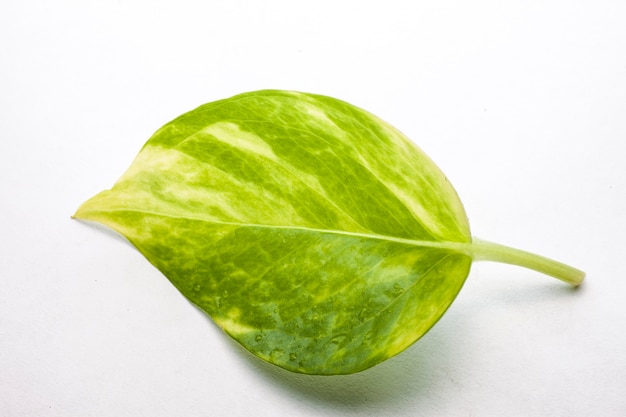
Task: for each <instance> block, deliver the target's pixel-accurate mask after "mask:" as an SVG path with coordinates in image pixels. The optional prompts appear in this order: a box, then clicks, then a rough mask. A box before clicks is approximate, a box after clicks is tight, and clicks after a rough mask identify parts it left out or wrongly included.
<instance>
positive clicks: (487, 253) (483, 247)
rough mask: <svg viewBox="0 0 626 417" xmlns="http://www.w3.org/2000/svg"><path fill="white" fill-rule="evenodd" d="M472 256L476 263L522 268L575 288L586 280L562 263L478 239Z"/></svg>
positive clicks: (581, 272) (579, 273)
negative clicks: (484, 262) (548, 276)
mask: <svg viewBox="0 0 626 417" xmlns="http://www.w3.org/2000/svg"><path fill="white" fill-rule="evenodd" d="M471 255H472V258H473V259H474V260H475V261H493V262H503V263H507V264H512V265H518V266H522V267H525V268H529V269H533V270H535V271H537V272H541V273H543V274H546V275H550V276H552V277H554V278H557V279H560V280H561V281H565V282H567V283H568V284H571V285H574V286H578V285H580V284H582V282H583V280H584V278H585V273H584V272H583V271H581V270H579V269H576V268H573V267H571V266H569V265H565V264H563V263H561V262H557V261H554V260H552V259H548V258H546V257H543V256H540V255H536V254H534V253H530V252H526V251H523V250H519V249H514V248H510V247H508V246H504V245H500V244H499V243H493V242H488V241H486V240H481V239H477V238H473V240H472V244H471Z"/></svg>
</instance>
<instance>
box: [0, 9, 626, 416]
mask: <svg viewBox="0 0 626 417" xmlns="http://www.w3.org/2000/svg"><path fill="white" fill-rule="evenodd" d="M625 22H626V3H624V2H623V1H622V0H615V1H610V0H594V1H577V0H573V1H565V0H563V1H551V0H547V1H546V0H523V1H522V0H520V1H514V0H513V1H496V0H492V1H488V0H476V1H453V0H449V1H445V0H442V1H435V0H429V1H420V0H416V1H405V2H401V1H393V0H386V1H379V2H373V1H365V0H359V1H341V0H334V1H321V0H316V1H307V2H298V1H277V0H266V1H248V2H243V1H239V0H223V1H215V0H213V1H211V0H206V1H185V0H176V1H171V0H168V1H155V0H151V1H134V2H133V1H121V0H120V1H113V0H109V1H101V2H96V1H85V0H81V1H68V0H60V1H35V0H8V1H7V0H5V1H4V2H2V5H1V6H0V198H1V200H0V201H1V203H0V215H1V216H0V415H2V416H139V415H145V416H174V415H180V416H227V415H232V416H248V415H255V416H337V415H342V416H343V415H346V416H384V415H388V416H499V417H506V416H570V417H572V416H604V417H607V416H624V415H626V298H625V297H626V244H625V236H626V167H625V166H624V161H625V160H626V24H625ZM264 88H277V89H295V90H301V91H308V92H315V93H321V94H327V95H331V96H334V97H337V98H341V99H344V100H346V101H349V102H351V103H353V104H355V105H358V106H360V107H363V108H365V109H367V110H370V111H372V112H373V113H375V114H378V115H379V116H381V117H382V118H384V119H386V120H387V121H389V122H390V123H392V124H393V125H395V126H396V127H398V128H399V129H400V130H402V131H403V132H405V133H406V134H407V135H408V136H409V137H411V138H412V139H413V140H414V141H415V142H416V143H417V144H418V145H419V146H420V147H421V148H422V149H423V150H425V151H426V153H428V154H429V155H430V156H431V157H432V158H433V159H434V160H435V161H436V162H437V163H438V165H439V166H440V167H441V168H442V170H443V171H444V172H445V173H446V174H447V175H448V177H449V179H450V181H451V182H452V183H453V184H454V185H455V187H456V189H457V191H458V192H459V194H460V196H461V199H462V200H463V202H464V204H465V206H466V209H467V212H468V216H469V218H470V221H471V224H472V229H473V232H474V233H475V235H476V236H479V237H482V238H485V239H489V240H493V241H498V242H500V243H504V244H509V245H512V246H515V247H519V248H522V249H527V250H532V251H534V252H538V253H541V254H544V255H546V256H550V257H553V258H556V259H558V260H561V261H564V262H567V263H571V264H572V265H574V266H577V267H579V268H581V269H584V270H585V271H586V272H587V273H588V276H587V281H586V282H585V284H584V285H583V286H582V287H580V288H579V289H577V290H574V289H571V288H570V287H568V286H567V285H566V284H563V283H561V282H560V281H557V280H554V279H551V278H548V277H544V276H542V275H540V274H538V273H535V272H532V271H529V270H525V269H521V268H517V267H512V266H507V265H498V264H492V263H478V264H475V266H474V267H473V269H472V272H471V273H470V277H469V278H468V281H467V284H466V286H465V288H464V289H463V290H462V292H461V294H460V295H459V297H458V299H457V300H456V302H455V303H454V304H453V306H452V308H451V309H450V310H449V311H448V313H447V314H446V315H445V317H444V318H443V319H442V320H441V321H440V322H439V323H438V324H437V325H436V326H435V327H434V328H433V329H432V330H431V331H430V332H429V333H428V334H427V335H426V336H425V337H424V338H423V339H421V340H420V341H419V342H417V343H416V344H415V345H413V346H412V347H411V348H410V349H408V350H407V351H405V352H404V353H402V354H401V355H399V356H398V357H396V358H394V359H391V360H389V361H387V362H385V363H383V364H381V365H379V366H376V367H374V368H372V369H370V370H368V371H365V372H362V373H359V374H356V375H351V376H341V377H310V376H302V375H295V374H290V373H288V372H286V371H283V370H281V369H278V368H276V367H274V366H271V365H267V364H265V363H261V362H260V361H258V360H257V359H256V358H253V357H251V356H250V355H249V354H247V353H246V352H244V351H243V349H242V348H240V347H239V346H238V345H237V344H235V343H234V342H232V341H231V340H230V339H228V338H227V337H226V336H225V335H224V334H222V333H221V331H220V330H218V329H217V328H216V326H215V325H213V324H212V322H211V321H210V320H209V319H208V318H207V317H206V316H204V315H203V314H202V313H200V312H199V311H198V310H197V309H196V308H194V307H193V306H192V305H190V304H189V303H188V302H187V301H186V300H185V299H184V298H183V297H182V296H181V295H180V294H179V293H177V291H176V290H175V289H174V288H173V286H172V285H170V284H169V282H168V281H167V279H166V278H165V277H163V276H162V275H161V274H160V273H159V272H158V271H156V270H155V269H154V268H153V267H152V266H151V265H150V264H149V263H148V262H147V261H146V260H145V259H143V258H142V256H141V255H140V254H139V253H138V252H137V251H135V250H134V249H133V248H132V247H131V246H130V245H129V244H127V243H126V242H125V241H124V240H123V239H121V238H119V237H117V236H116V235H114V234H112V233H110V232H107V231H105V230H101V229H99V228H96V227H93V226H89V225H87V224H84V223H80V222H78V221H74V220H71V219H70V215H72V214H73V212H74V211H75V209H76V208H77V207H78V205H79V204H80V203H82V202H83V201H84V200H86V199H87V198H89V197H91V196H92V195H94V194H95V193H97V192H99V191H101V190H103V189H105V188H109V187H110V186H112V184H113V183H114V182H115V180H116V179H117V178H118V177H119V176H120V175H121V174H122V172H123V171H124V170H125V169H126V167H127V166H128V165H129V164H130V162H131V161H132V159H133V158H134V156H135V155H136V153H137V152H138V151H139V149H140V148H141V146H142V145H143V143H144V142H145V141H146V140H147V139H148V138H149V136H150V135H151V134H152V133H153V132H154V131H155V130H156V129H157V128H159V127H160V126H161V125H163V124H164V123H166V122H168V121H169V120H171V119H172V118H174V117H175V116H177V115H179V114H181V113H183V112H186V111H188V110H191V109H192V108H194V107H196V106H197V105H200V104H202V103H205V102H209V101H213V100H217V99H221V98H225V97H229V96H231V95H234V94H237V93H240V92H245V91H250V90H256V89H264Z"/></svg>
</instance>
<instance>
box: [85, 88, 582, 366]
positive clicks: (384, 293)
mask: <svg viewBox="0 0 626 417" xmlns="http://www.w3.org/2000/svg"><path fill="white" fill-rule="evenodd" d="M75 217H76V218H79V219H85V220H91V221H96V222H99V223H102V224H104V225H107V226H109V227H110V228H112V229H114V230H116V231H117V232H119V233H120V234H122V235H123V236H125V237H126V238H127V239H128V240H129V241H130V242H131V243H132V244H133V245H135V246H136V247H137V249H139V251H141V253H143V254H144V256H145V257H146V258H147V259H148V260H149V261H150V262H151V263H152V264H154V265H155V266H156V267H157V268H158V269H159V270H160V271H162V272H163V273H164V274H165V276H167V278H168V279H169V280H170V281H171V282H172V283H173V284H174V285H175V286H176V287H177V288H178V289H179V290H180V292H181V293H182V294H184V295H185V296H186V297H187V298H188V299H189V300H190V301H191V302H192V303H194V304H195V305H197V306H198V307H200V308H201V309H202V310H204V311H205V312H206V313H207V314H208V315H209V316H211V317H212V319H213V320H214V321H215V322H216V323H217V324H218V325H219V326H220V327H221V328H223V329H224V330H225V331H226V332H227V333H228V334H229V335H230V336H232V337H233V338H234V339H235V340H237V341H238V342H239V343H241V344H242V345H243V346H244V347H245V348H246V349H248V350H249V351H250V352H252V353H253V354H255V355H257V356H258V357H260V358H262V359H264V360H266V361H268V362H271V363H274V364H276V365H278V366H281V367H283V368H286V369H288V370H291V371H295V372H302V373H311V374H346V373H352V372H357V371H360V370H363V369H366V368H368V367H371V366H373V365H376V364H377V363H380V362H381V361H384V360H385V359H388V358H390V357H392V356H394V355H396V354H398V353H399V352H401V351H403V350H404V349H406V348H407V347H408V346H410V345H411V344H412V343H414V342H415V341H416V340H417V339H419V338H420V337H421V336H422V335H424V334H425V333H426V332H427V331H428V330H429V329H430V328H431V327H432V326H433V325H434V324H435V322H436V321H437V320H439V318H440V317H441V316H442V315H443V314H444V312H445V311H446V309H447V308H448V307H449V306H450V304H451V303H452V301H453V299H454V298H455V297H456V295H457V293H458V292H459V290H460V289H461V287H462V285H463V283H464V281H465V279H466V277H467V275H468V273H469V269H470V265H471V262H472V260H473V259H490V260H499V261H504V262H510V263H516V264H519V265H523V266H528V267H531V268H535V269H538V270H541V271H543V272H546V273H550V274H552V275H555V276H557V277H558V278H561V279H564V280H566V281H568V282H570V283H573V284H578V283H580V281H582V276H583V275H584V274H582V273H580V271H577V270H573V269H572V268H570V267H567V266H564V265H562V264H559V263H556V262H554V261H550V260H548V259H546V258H541V257H537V256H536V255H532V254H528V253H526V252H521V251H517V250H515V249H510V248H505V247H503V246H500V245H496V244H491V243H488V242H483V241H477V240H473V239H472V237H471V234H470V230H469V225H468V221H467V219H466V216H465V212H464V209H463V206H462V204H461V202H460V200H459V198H458V196H457V194H456V192H455V191H454V189H453V188H452V186H451V185H450V183H449V182H448V181H447V179H446V177H445V176H444V174H443V173H442V172H441V171H440V170H439V169H438V168H437V166H436V165H435V164H434V163H433V162H432V161H431V160H430V159H429V158H428V157H427V156H426V155H425V154H424V153H423V152H422V151H421V150H420V149H418V148H417V147H416V146H415V145H414V144H413V143H412V142H411V141H410V140H408V139H407V138H406V137H405V136H404V135H402V134H401V133H400V132H399V131H397V130H396V129H394V128H393V127H392V126H390V125H388V124H387V123H385V122H384V121H382V120H380V119H379V118H377V117H376V116H374V115H372V114H370V113H368V112H366V111H364V110H361V109H359V108H357V107H355V106H352V105H350V104H348V103H345V102H343V101H340V100H337V99H333V98H329V97H325V96H319V95H313V94H304V93H297V92H286V91H258V92H252V93H246V94H241V95H238V96H235V97H232V98H230V99H226V100H221V101H216V102H213V103H209V104H206V105H203V106H201V107H199V108H197V109H195V110H193V111H191V112H189V113H186V114H184V115H182V116H180V117H179V118H177V119H175V120H173V121H172V122H170V123H168V124H166V125H165V126H163V127H162V128H161V129H160V130H158V131H157V132H156V133H155V134H154V135H153V136H152V138H150V140H149V141H148V142H147V143H146V144H145V145H144V147H143V148H142V150H141V151H140V153H139V154H138V156H137V158H136V159H135V161H134V162H133V164H132V165H131V167H130V168H129V169H128V171H127V172H126V173H125V174H124V175H123V176H122V177H121V178H120V179H119V181H118V182H117V183H116V184H115V186H114V187H113V188H112V189H111V190H107V191H104V192H102V193H100V194H98V195H96V196H95V197H93V198H92V199H90V200H88V201H87V202H86V203H84V204H83V205H82V206H81V207H80V208H79V210H78V211H77V212H76V214H75ZM559 268H560V269H559ZM581 274H582V275H581Z"/></svg>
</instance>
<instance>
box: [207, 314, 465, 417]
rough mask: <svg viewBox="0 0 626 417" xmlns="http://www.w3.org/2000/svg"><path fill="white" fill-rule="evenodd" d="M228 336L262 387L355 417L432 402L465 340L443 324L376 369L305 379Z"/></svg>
mask: <svg viewBox="0 0 626 417" xmlns="http://www.w3.org/2000/svg"><path fill="white" fill-rule="evenodd" d="M207 319H208V320H209V321H210V319H209V318H208V317H207ZM224 336H225V337H226V338H227V339H228V341H229V342H228V344H229V345H230V347H231V348H232V349H233V351H234V352H236V355H235V356H236V357H237V358H238V359H239V360H241V362H242V363H243V364H244V367H245V368H247V370H248V371H249V376H250V378H251V379H257V380H259V384H264V385H267V384H269V385H270V386H272V387H273V389H274V390H275V391H277V392H278V393H280V394H282V395H283V396H285V397H288V398H291V399H295V400H296V401H298V402H301V403H306V404H308V405H309V406H311V407H313V408H316V409H317V408H323V409H333V410H334V411H338V412H342V411H343V412H348V411H350V412H351V413H353V412H355V411H356V412H358V411H359V410H363V411H364V410H369V411H371V410H372V409H381V410H382V409H388V408H389V407H393V408H395V409H397V408H406V407H409V408H414V407H417V405H416V403H419V401H420V398H424V399H427V398H429V397H430V394H432V391H433V386H436V385H440V382H441V380H446V379H449V376H448V375H447V374H446V372H444V371H443V369H447V368H449V367H450V364H451V363H453V362H454V358H455V356H456V353H457V349H461V348H462V347H461V346H460V345H459V344H458V343H454V342H453V339H454V338H456V337H459V335H458V334H455V335H453V334H451V332H450V331H449V329H448V330H447V329H446V326H445V325H442V326H439V327H435V328H433V329H431V331H430V332H428V333H427V334H426V335H424V336H423V337H422V338H421V339H420V340H418V341H417V342H416V343H415V344H414V345H413V346H411V347H409V348H408V349H407V350H405V351H404V352H402V353H400V354H399V355H397V356H395V357H393V358H391V359H389V360H387V361H385V362H383V363H381V364H378V365H376V366H374V367H372V368H370V369H366V370H364V371H361V372H358V373H355V374H350V375H331V376H325V375H305V374H298V373H293V372H290V371H287V370H284V369H282V368H280V367H278V366H275V365H272V364H270V363H267V362H265V361H263V360H261V359H259V358H257V357H256V356H254V355H252V354H251V353H250V352H248V351H247V350H246V349H245V348H244V347H242V346H241V345H240V344H239V343H238V342H236V341H235V340H233V339H231V338H230V337H228V336H226V335H224ZM460 337H462V336H460ZM407 399H410V402H407Z"/></svg>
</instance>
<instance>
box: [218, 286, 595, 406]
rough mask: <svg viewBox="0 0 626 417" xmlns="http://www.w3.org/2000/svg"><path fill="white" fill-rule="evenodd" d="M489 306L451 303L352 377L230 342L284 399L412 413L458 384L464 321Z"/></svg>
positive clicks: (541, 299)
mask: <svg viewBox="0 0 626 417" xmlns="http://www.w3.org/2000/svg"><path fill="white" fill-rule="evenodd" d="M535 284H537V283H535ZM582 288H583V286H581V287H571V286H568V285H563V283H559V282H551V281H548V282H546V283H544V284H540V285H527V286H523V287H522V288H521V289H519V288H518V289H511V290H510V292H508V293H507V292H505V293H503V295H502V298H501V299H500V300H501V301H499V302H501V303H503V304H506V305H509V306H510V305H515V304H517V303H520V304H521V303H526V304H528V303H538V304H541V303H545V302H548V301H554V300H555V298H556V299H560V298H563V297H571V296H572V295H573V294H576V295H577V296H580V295H581V294H582V293H583V292H584V289H582ZM461 296H462V293H461ZM483 301H484V300H483ZM491 301H494V302H498V301H497V300H493V299H492V300H491ZM486 308H488V307H487V306H486V305H485V303H484V302H480V300H479V299H478V298H476V297H472V296H470V297H468V300H465V301H463V302H460V303H459V302H456V303H453V305H452V306H451V308H450V310H449V311H448V313H447V314H446V315H445V316H444V317H443V318H442V319H441V320H440V322H439V323H438V324H436V325H435V327H433V328H432V329H431V330H430V331H429V332H428V333H427V334H426V335H424V336H423V337H422V338H421V339H420V340H418V341H417V342H416V343H415V344H414V345H413V346H411V347H409V348H408V349H407V350H406V351H404V352H402V353H400V354H399V355H397V356H396V357H394V358H391V359H389V360H387V361H385V362H383V363H381V364H379V365H376V366H374V367H373V368H370V369H367V370H365V371H362V372H359V373H356V374H352V375H337V376H319V375H303V374H297V373H292V372H289V371H286V370H284V369H282V368H279V367H277V366H275V365H272V364H269V363H266V362H264V361H262V360H260V359H258V358H256V357H255V356H253V355H252V354H250V353H249V352H248V351H246V350H245V348H243V347H242V346H241V345H239V344H238V343H237V342H236V341H234V340H232V339H230V338H229V339H230V342H231V344H232V345H233V348H234V350H235V351H237V352H238V356H239V358H240V359H241V360H242V361H244V362H245V364H246V365H247V366H248V368H249V369H251V370H252V372H251V377H252V378H257V379H259V380H261V382H262V383H266V384H271V386H273V387H274V389H276V390H277V391H279V392H281V393H282V394H283V395H285V396H288V397H290V398H295V399H296V400H297V401H299V402H304V403H307V404H308V405H310V406H312V407H314V408H331V409H334V410H335V411H339V412H342V411H343V412H348V411H349V412H351V413H354V412H357V413H358V412H359V411H362V412H365V411H366V410H367V411H370V412H371V410H381V411H382V410H389V409H390V408H391V409H395V410H398V409H407V410H409V411H410V410H416V409H420V408H423V407H422V406H426V405H427V404H426V403H427V402H428V403H430V402H431V401H432V398H433V396H434V397H437V396H439V395H441V393H438V392H437V391H438V390H442V389H445V387H446V386H450V385H454V384H457V381H455V377H454V374H455V371H454V370H455V369H461V368H463V367H464V364H463V361H465V360H467V355H466V354H465V353H464V352H463V349H464V345H463V343H461V341H462V340H465V339H466V338H468V337H471V333H472V325H469V324H466V323H471V322H472V320H473V318H476V317H477V316H480V315H481V313H482V312H484V310H485V309H486ZM474 325H476V323H474Z"/></svg>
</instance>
